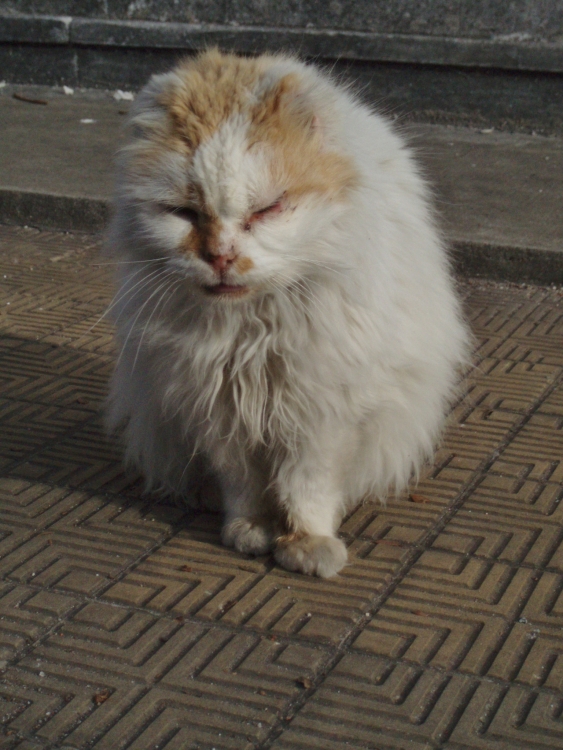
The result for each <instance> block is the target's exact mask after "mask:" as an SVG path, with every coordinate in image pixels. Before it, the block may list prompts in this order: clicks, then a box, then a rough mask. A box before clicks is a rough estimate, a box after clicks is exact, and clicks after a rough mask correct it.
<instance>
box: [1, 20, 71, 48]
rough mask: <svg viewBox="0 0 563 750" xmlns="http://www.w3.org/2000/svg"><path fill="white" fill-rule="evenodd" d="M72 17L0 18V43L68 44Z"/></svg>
mask: <svg viewBox="0 0 563 750" xmlns="http://www.w3.org/2000/svg"><path fill="white" fill-rule="evenodd" d="M71 21H72V18H71V17H70V16H0V42H4V43H5V42H30V43H32V44H68V43H69V42H70V24H71Z"/></svg>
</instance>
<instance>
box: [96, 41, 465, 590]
mask: <svg viewBox="0 0 563 750" xmlns="http://www.w3.org/2000/svg"><path fill="white" fill-rule="evenodd" d="M130 129H131V139H130V141H129V144H128V145H127V146H126V147H125V149H124V150H123V151H122V155H121V161H120V170H119V181H118V195H117V206H116V209H117V210H116V218H115V220H114V224H113V230H112V233H111V239H110V250H111V252H112V254H113V255H114V256H115V259H116V260H117V261H119V263H120V265H119V269H120V270H119V283H120V292H119V296H118V298H117V299H118V302H117V305H116V310H117V313H116V319H117V327H118V340H119V342H120V344H121V347H122V353H121V355H120V358H119V362H118V365H117V368H116V372H115V376H114V380H113V384H112V394H111V399H110V409H109V421H110V424H111V426H113V427H115V426H118V425H120V424H122V425H125V430H124V434H125V443H126V455H127V458H128V460H129V461H130V462H132V463H133V464H134V465H136V466H137V467H139V468H140V469H141V470H142V471H143V472H144V474H145V475H146V477H147V480H148V485H149V487H153V488H157V487H160V488H163V489H165V490H167V491H171V492H174V493H177V494H181V495H184V496H185V497H186V498H187V499H188V501H189V498H190V496H191V495H192V493H193V492H194V491H195V490H194V488H195V486H196V485H197V483H198V481H199V480H200V478H201V476H202V474H204V473H205V472H206V471H208V468H206V467H209V469H210V470H211V471H212V472H213V473H214V475H215V476H216V477H218V479H219V483H220V486H221V494H222V496H223V504H224V510H225V524H224V527H223V541H224V543H226V544H229V545H234V546H235V547H236V548H237V549H239V550H241V551H244V552H250V553H255V554H261V553H264V552H265V551H267V550H268V549H269V548H270V547H271V546H274V548H275V555H276V558H277V559H278V561H279V562H280V563H281V564H282V565H284V566H285V567H287V568H289V569H292V570H301V571H302V572H305V573H311V574H318V575H321V576H330V575H333V574H335V573H336V572H337V571H338V570H339V569H340V568H341V567H342V566H343V565H344V564H345V561H346V550H345V547H344V545H343V543H342V542H341V541H340V540H339V539H337V537H336V534H335V532H336V529H337V528H338V525H339V522H340V520H341V518H342V515H343V514H344V513H345V511H346V510H347V509H348V508H350V507H352V506H353V505H355V504H357V503H358V502H359V501H360V500H361V499H362V498H363V497H364V496H366V495H375V496H379V497H380V498H384V497H385V496H386V494H387V492H388V491H389V489H390V488H391V489H393V490H398V489H401V488H403V487H404V486H405V485H406V484H407V482H408V480H409V478H410V477H411V476H412V475H413V474H416V472H417V471H418V469H419V467H420V466H421V464H422V462H423V461H424V460H425V459H427V458H428V457H429V456H430V455H431V454H432V451H433V448H434V445H435V442H436V440H437V439H438V437H439V435H440V432H441V429H442V427H443V422H444V417H445V414H446V412H447V410H448V407H449V403H450V400H451V397H452V394H453V392H454V388H455V382H456V368H457V366H458V365H459V364H460V363H461V362H462V361H463V360H464V358H465V357H466V355H467V340H468V339H467V333H466V329H465V327H464V325H463V323H462V321H461V317H460V314H459V307H458V302H457V300H456V297H455V295H454V292H453V289H452V283H451V280H450V277H449V272H448V265H447V261H446V257H445V253H444V250H443V247H442V244H441V241H440V239H439V237H438V235H437V232H436V229H435V227H434V224H433V221H432V218H431V215H430V212H429V208H428V206H427V189H426V187H425V185H424V183H423V181H422V180H421V178H420V177H419V175H418V173H417V170H416V167H415V166H414V164H413V162H412V158H411V155H410V153H409V151H408V150H407V149H406V148H405V146H404V144H403V142H402V141H401V139H400V138H399V137H398V136H397V135H396V134H395V133H394V132H393V130H392V128H391V127H390V125H389V124H388V123H387V122H386V121H385V120H383V119H382V118H380V117H379V116H377V115H374V114H373V113H371V112H370V111H369V110H368V109H367V108H366V107H364V106H363V105H361V104H359V103H358V102H357V101H356V100H355V99H354V98H353V97H352V96H351V95H350V94H349V93H348V92H347V91H345V90H343V89H340V88H338V87H336V86H335V85H334V84H333V83H332V82H331V81H329V80H328V79H327V78H326V77H324V76H323V75H321V74H320V73H319V72H318V71H317V70H315V69H314V68H312V67H310V66H305V65H303V64H302V63H300V62H298V61H296V60H293V59H290V58H285V57H261V58H257V59H255V60H244V59H239V58H236V57H232V56H222V55H220V54H219V53H217V52H210V53H206V54H205V55H202V56H200V57H199V58H196V59H195V60H193V61H191V62H187V63H185V64H184V65H183V66H180V68H178V69H177V70H176V71H173V72H172V73H171V74H167V75H164V76H157V77H154V78H153V79H152V80H151V82H150V83H149V84H148V86H147V87H146V88H145V90H144V91H143V92H142V93H141V95H140V96H139V98H138V100H137V102H136V104H135V107H134V110H133V114H132V117H131V121H130Z"/></svg>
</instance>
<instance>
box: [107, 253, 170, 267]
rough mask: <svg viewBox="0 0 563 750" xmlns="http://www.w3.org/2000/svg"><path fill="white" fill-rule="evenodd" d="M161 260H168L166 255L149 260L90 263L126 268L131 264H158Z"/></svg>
mask: <svg viewBox="0 0 563 750" xmlns="http://www.w3.org/2000/svg"><path fill="white" fill-rule="evenodd" d="M161 260H169V257H168V256H167V255H163V256H162V257H161V258H150V260H115V261H107V262H106V261H104V262H103V263H92V265H93V266H126V265H130V264H132V263H158V262H159V261H161Z"/></svg>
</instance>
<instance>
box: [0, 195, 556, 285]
mask: <svg viewBox="0 0 563 750" xmlns="http://www.w3.org/2000/svg"><path fill="white" fill-rule="evenodd" d="M110 214H111V202H110V201H109V200H107V201H104V200H96V199H92V198H72V197H69V196H64V195H49V194H47V193H37V192H28V191H22V190H6V189H2V188H0V224H15V225H20V226H21V225H27V226H33V227H38V228H41V229H62V230H66V231H81V232H103V230H104V229H105V227H106V226H107V222H108V219H109V217H110ZM451 258H452V262H453V266H454V269H455V271H456V273H457V274H459V275H460V276H465V277H481V278H487V279H496V280H499V281H513V282H532V283H537V284H545V285H550V284H557V285H562V284H563V252H556V251H550V250H541V249H530V248H525V247H512V246H509V245H506V246H505V245H490V244H486V243H478V242H463V241H462V242H460V241H453V242H451Z"/></svg>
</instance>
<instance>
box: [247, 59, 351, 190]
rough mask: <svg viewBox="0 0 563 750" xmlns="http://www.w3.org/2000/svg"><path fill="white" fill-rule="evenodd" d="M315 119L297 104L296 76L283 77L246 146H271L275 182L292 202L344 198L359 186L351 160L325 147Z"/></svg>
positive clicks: (259, 108)
mask: <svg viewBox="0 0 563 750" xmlns="http://www.w3.org/2000/svg"><path fill="white" fill-rule="evenodd" d="M315 121H316V114H315V112H313V111H312V110H311V109H310V108H309V107H308V106H307V104H306V103H304V102H303V101H300V98H299V79H298V77H297V75H296V74H294V73H290V74H289V75H286V76H284V77H283V78H282V79H281V80H280V81H279V82H278V84H277V85H276V86H275V87H274V88H273V89H272V90H271V91H270V92H269V93H268V95H267V96H266V97H265V98H264V100H263V101H262V102H260V103H259V104H258V105H256V106H255V108H254V110H253V113H252V125H251V130H250V144H251V145H254V144H257V143H260V142H266V143H269V144H270V145H272V146H273V148H274V154H275V158H274V160H273V169H274V172H277V174H274V179H276V181H277V182H279V183H280V184H283V183H286V184H287V188H286V195H287V196H288V197H289V198H290V200H291V198H292V197H298V196H299V195H303V194H306V193H321V194H324V195H327V196H328V197H333V198H343V197H344V196H345V194H346V193H347V192H348V191H349V190H350V189H351V188H353V187H355V186H356V185H357V184H358V174H357V171H356V169H355V167H354V165H353V162H352V160H351V159H349V158H347V157H346V156H344V155H342V154H337V153H336V152H334V151H327V150H326V149H325V148H324V147H323V139H322V134H321V133H320V130H319V128H318V127H317V125H316V122H315Z"/></svg>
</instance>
